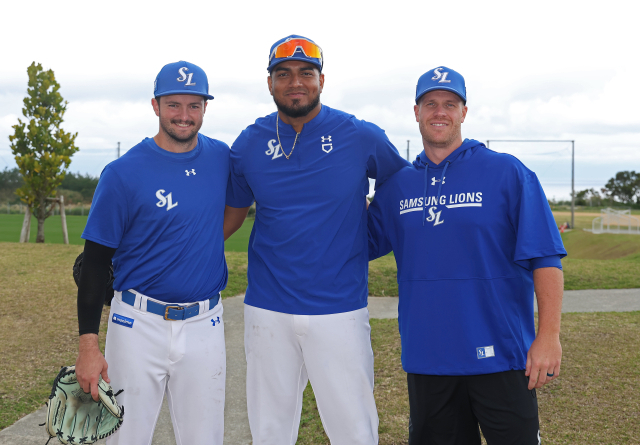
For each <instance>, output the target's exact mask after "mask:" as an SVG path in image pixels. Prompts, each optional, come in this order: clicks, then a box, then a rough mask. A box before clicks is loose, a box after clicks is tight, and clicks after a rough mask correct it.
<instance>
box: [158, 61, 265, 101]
mask: <svg viewBox="0 0 640 445" xmlns="http://www.w3.org/2000/svg"><path fill="white" fill-rule="evenodd" d="M263 66H264V65H263ZM173 94H181V95H189V96H200V97H204V98H206V99H207V100H213V96H212V95H210V94H200V93H196V92H195V91H194V92H193V93H192V92H189V91H185V90H173V91H165V92H163V93H162V94H158V95H156V96H155V97H162V96H171V95H173Z"/></svg>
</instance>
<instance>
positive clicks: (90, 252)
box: [76, 61, 229, 445]
mask: <svg viewBox="0 0 640 445" xmlns="http://www.w3.org/2000/svg"><path fill="white" fill-rule="evenodd" d="M154 96H155V97H154V99H152V100H151V104H152V106H153V110H154V112H155V113H156V115H157V116H158V118H159V124H160V125H159V131H158V134H157V135H156V136H155V137H153V138H146V139H144V140H143V141H142V142H140V143H139V144H138V145H136V146H135V147H133V148H132V149H131V150H129V151H128V152H127V153H126V154H125V155H124V156H122V157H121V158H119V159H117V160H116V161H113V162H111V163H110V164H109V165H107V166H106V167H105V169H104V170H103V171H102V174H101V176H100V182H99V183H98V187H97V189H96V192H95V195H94V198H93V204H92V206H91V211H90V213H89V219H88V221H87V226H86V228H85V230H84V232H83V234H82V237H83V238H84V239H85V240H86V242H85V248H84V260H83V264H82V273H81V277H80V283H79V288H78V321H79V326H80V351H79V354H78V359H77V361H76V374H77V376H78V381H79V383H80V384H81V385H82V386H83V388H84V390H85V391H86V392H91V393H92V395H93V398H94V399H97V395H98V393H97V382H98V378H99V377H100V376H101V377H102V378H103V379H104V380H105V381H107V382H109V381H110V382H111V384H112V386H113V387H114V388H116V389H119V388H122V389H123V390H124V392H123V393H122V394H121V395H119V396H118V401H119V403H120V404H121V405H122V406H124V407H126V417H125V419H124V422H123V424H122V426H121V428H120V430H118V431H117V432H116V433H115V434H114V435H113V436H111V437H109V438H108V439H107V443H109V444H110V445H112V444H127V445H128V444H148V443H151V439H152V437H153V430H154V427H155V424H156V420H157V418H158V413H159V412H160V406H161V404H162V400H163V397H164V396H165V394H166V396H167V398H168V402H169V409H170V411H171V418H172V420H173V426H174V431H175V436H176V442H177V443H178V444H189V445H195V444H219V445H221V444H222V439H223V435H224V434H223V429H224V422H223V417H224V390H225V371H226V359H225V345H224V326H223V323H222V304H221V302H220V291H221V290H222V289H224V287H225V286H226V284H227V265H226V262H225V258H224V240H223V215H224V206H225V191H226V187H227V181H228V177H229V147H228V146H227V145H226V144H224V143H223V142H220V141H217V140H214V139H210V138H208V137H206V136H203V135H201V134H199V133H198V131H199V130H200V127H201V126H202V120H203V117H204V113H205V110H206V108H207V100H210V99H213V96H211V95H209V84H208V80H207V76H206V74H205V72H204V71H203V70H202V69H201V68H199V67H198V66H196V65H194V64H192V63H188V62H183V61H181V62H177V63H170V64H168V65H165V66H164V67H163V68H162V70H161V71H160V73H159V74H158V76H157V77H156V82H155V88H154ZM112 261H113V267H114V275H115V282H114V283H113V288H114V289H115V291H116V292H115V296H114V297H113V301H112V302H111V312H110V315H109V329H108V332H107V343H106V351H105V357H106V360H105V357H103V356H102V354H101V353H100V349H99V346H98V335H97V334H98V330H99V325H100V315H101V312H102V306H103V303H104V301H105V284H106V283H107V281H108V277H109V267H110V265H111V262H112ZM107 304H108V303H107ZM107 363H108V364H109V371H108V375H107Z"/></svg>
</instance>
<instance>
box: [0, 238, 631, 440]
mask: <svg viewBox="0 0 640 445" xmlns="http://www.w3.org/2000/svg"><path fill="white" fill-rule="evenodd" d="M80 250H81V246H65V245H55V244H29V245H22V244H17V243H2V244H0V276H2V277H3V283H2V286H1V287H0V302H1V303H2V304H0V356H2V360H1V361H0V429H2V428H5V427H7V426H9V425H11V424H13V423H14V422H15V421H16V420H17V419H18V418H20V417H22V416H24V415H25V414H28V413H30V412H33V411H34V410H35V409H37V408H39V407H40V406H42V404H43V403H44V401H45V400H46V398H47V396H48V394H49V392H50V389H51V384H52V381H53V378H54V377H55V375H56V374H57V372H58V370H59V367H60V365H61V364H68V363H73V361H74V360H75V356H76V353H77V321H76V310H75V292H76V288H75V284H74V282H73V279H72V277H71V273H70V269H71V267H70V265H71V264H72V263H73V259H74V258H75V256H76V255H77V254H78V252H80ZM242 255H244V254H242V253H237V252H236V253H234V252H232V253H230V255H228V260H229V258H232V259H231V260H229V262H230V264H231V263H232V262H235V264H237V265H238V266H237V267H236V266H230V283H239V282H240V281H239V278H238V274H241V275H242V274H243V272H244V269H243V268H242V267H246V266H242V265H243V264H244V265H246V257H245V258H242ZM233 286H238V284H233ZM229 294H233V293H232V292H230V293H229ZM106 314H107V312H106V310H105V312H104V315H103V316H104V317H106ZM104 325H106V320H103V326H104ZM371 326H372V333H371V336H372V345H373V349H374V354H375V360H376V361H375V378H376V387H375V397H376V401H377V404H378V411H379V414H380V444H382V445H391V444H406V431H407V415H408V410H407V398H406V380H405V374H404V373H403V371H402V369H401V366H400V360H399V354H400V341H399V336H398V327H397V321H396V320H373V321H372V323H371ZM101 340H102V341H104V332H103V333H102V335H101ZM562 341H563V345H564V360H563V365H562V375H561V377H560V378H559V379H558V380H557V381H555V382H554V383H553V384H552V385H551V386H550V387H548V388H544V389H543V390H541V391H540V392H539V394H540V395H539V398H540V417H541V423H542V434H543V438H544V443H547V444H577V443H590V444H633V443H638V441H637V439H638V437H640V423H638V422H637V419H638V416H640V402H639V401H640V386H639V385H638V384H637V382H638V381H639V379H640V355H638V350H639V349H640V312H633V313H601V314H599V313H595V314H564V315H563V330H562ZM298 443H299V444H327V443H328V441H327V439H326V437H324V432H323V431H322V428H321V422H320V419H319V416H318V413H317V408H316V405H315V400H314V398H313V396H312V394H311V393H310V390H309V389H308V390H307V391H306V393H305V399H304V411H303V416H302V420H301V429H300V439H299V441H298Z"/></svg>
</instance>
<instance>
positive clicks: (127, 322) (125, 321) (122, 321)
mask: <svg viewBox="0 0 640 445" xmlns="http://www.w3.org/2000/svg"><path fill="white" fill-rule="evenodd" d="M111 321H113V322H114V323H115V324H119V325H121V326H126V327H128V328H132V327H133V321H134V320H133V318H129V317H123V316H122V315H118V314H113V316H112V317H111Z"/></svg>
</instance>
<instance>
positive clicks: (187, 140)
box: [160, 120, 199, 145]
mask: <svg viewBox="0 0 640 445" xmlns="http://www.w3.org/2000/svg"><path fill="white" fill-rule="evenodd" d="M188 123H189V124H192V125H193V124H194V122H192V121H191V122H188ZM160 126H161V127H162V129H163V130H164V132H165V133H166V134H167V135H168V136H169V137H170V138H171V139H173V140H174V141H176V142H177V143H178V144H182V145H188V144H189V143H191V141H193V139H194V138H195V137H196V136H197V135H198V130H199V128H194V129H193V131H192V132H191V134H189V135H187V136H185V137H180V136H178V135H177V134H175V132H174V131H173V129H172V128H171V127H165V126H164V125H163V123H162V120H160Z"/></svg>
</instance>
